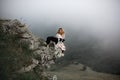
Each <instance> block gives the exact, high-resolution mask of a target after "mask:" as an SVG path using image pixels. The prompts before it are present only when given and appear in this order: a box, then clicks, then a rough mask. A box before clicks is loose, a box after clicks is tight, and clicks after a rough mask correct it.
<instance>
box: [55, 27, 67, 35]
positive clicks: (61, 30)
mask: <svg viewBox="0 0 120 80" xmlns="http://www.w3.org/2000/svg"><path fill="white" fill-rule="evenodd" d="M57 34H60V35H64V34H65V32H64V30H63V28H59V29H58V31H57Z"/></svg>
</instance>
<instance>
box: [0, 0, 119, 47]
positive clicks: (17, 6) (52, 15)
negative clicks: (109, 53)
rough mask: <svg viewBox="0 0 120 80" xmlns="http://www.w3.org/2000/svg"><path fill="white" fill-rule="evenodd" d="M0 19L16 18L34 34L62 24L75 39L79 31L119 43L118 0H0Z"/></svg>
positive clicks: (111, 42)
mask: <svg viewBox="0 0 120 80" xmlns="http://www.w3.org/2000/svg"><path fill="white" fill-rule="evenodd" d="M0 18H3V19H18V20H20V21H22V22H23V23H26V24H28V25H29V26H30V29H31V30H33V31H34V32H36V33H37V34H39V33H40V34H41V33H48V35H49V34H50V31H53V30H57V28H58V27H63V28H64V29H65V31H66V33H67V34H68V35H71V34H72V35H77V36H78V38H81V35H79V34H81V31H82V32H84V33H86V34H90V35H93V36H95V37H96V38H98V39H100V40H102V42H103V43H102V45H104V46H106V47H108V46H112V47H115V46H116V47H118V46H119V44H118V43H119V42H120V36H119V34H120V31H119V30H120V1H119V0H0ZM52 29H53V30H52ZM55 33H56V31H55ZM41 35H42V34H41ZM46 35H47V34H46ZM71 38H72V37H71Z"/></svg>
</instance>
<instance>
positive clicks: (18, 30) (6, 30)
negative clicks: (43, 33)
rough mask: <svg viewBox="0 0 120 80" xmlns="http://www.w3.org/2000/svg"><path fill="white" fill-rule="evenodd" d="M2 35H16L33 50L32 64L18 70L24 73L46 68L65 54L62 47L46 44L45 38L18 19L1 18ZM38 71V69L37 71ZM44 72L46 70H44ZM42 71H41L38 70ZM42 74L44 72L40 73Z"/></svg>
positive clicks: (19, 41)
mask: <svg viewBox="0 0 120 80" xmlns="http://www.w3.org/2000/svg"><path fill="white" fill-rule="evenodd" d="M0 22H1V23H2V24H0V35H1V36H9V37H15V39H17V41H18V43H19V44H20V45H25V46H24V48H25V47H26V48H28V49H29V50H31V51H32V55H33V56H32V57H31V60H32V64H30V65H28V66H23V67H22V68H21V69H19V70H18V71H17V72H19V73H24V72H29V71H31V70H35V68H36V67H37V68H36V69H39V68H40V70H42V69H43V70H44V69H46V68H50V65H51V64H54V63H55V62H54V61H55V59H57V58H59V57H61V56H63V55H61V54H62V51H61V50H60V49H55V46H54V44H53V43H52V44H51V45H50V46H46V42H45V40H43V39H41V38H39V37H37V36H35V35H34V34H32V32H31V31H29V29H28V26H27V25H25V24H22V23H20V21H18V20H0ZM37 72H38V71H37ZM43 72H44V71H43ZM38 73H40V72H38ZM40 74H41V75H42V72H41V73H40Z"/></svg>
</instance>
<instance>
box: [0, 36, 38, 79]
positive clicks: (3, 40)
mask: <svg viewBox="0 0 120 80" xmlns="http://www.w3.org/2000/svg"><path fill="white" fill-rule="evenodd" d="M31 57H32V51H31V50H30V49H28V45H27V44H26V43H22V44H21V43H19V39H18V38H17V37H16V36H13V35H5V34H0V79H1V80H11V79H12V80H13V78H17V77H19V75H18V74H16V72H17V70H19V69H20V68H22V67H23V66H28V65H30V64H31V62H32V60H31ZM25 75H26V76H25ZM20 76H21V78H19V79H20V80H28V79H27V78H29V80H33V78H34V76H33V74H32V73H31V74H30V73H25V74H23V75H20ZM28 76H29V77H28ZM30 76H33V77H30ZM36 80H37V79H36Z"/></svg>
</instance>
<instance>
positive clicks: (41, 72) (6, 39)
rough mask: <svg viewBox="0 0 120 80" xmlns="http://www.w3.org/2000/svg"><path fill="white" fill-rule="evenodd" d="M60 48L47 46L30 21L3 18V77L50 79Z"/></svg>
mask: <svg viewBox="0 0 120 80" xmlns="http://www.w3.org/2000/svg"><path fill="white" fill-rule="evenodd" d="M61 53H62V51H61V50H60V49H57V50H56V49H55V48H54V45H53V44H52V43H51V45H49V46H47V45H46V42H45V40H43V39H42V38H39V37H38V36H36V35H34V34H33V33H32V32H31V31H30V30H29V29H28V26H27V25H26V24H22V23H21V22H20V21H18V20H3V19H0V80H49V79H50V78H51V77H52V76H51V75H49V74H47V73H46V69H47V68H50V66H51V65H52V64H54V63H55V60H56V59H57V58H58V54H61Z"/></svg>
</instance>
